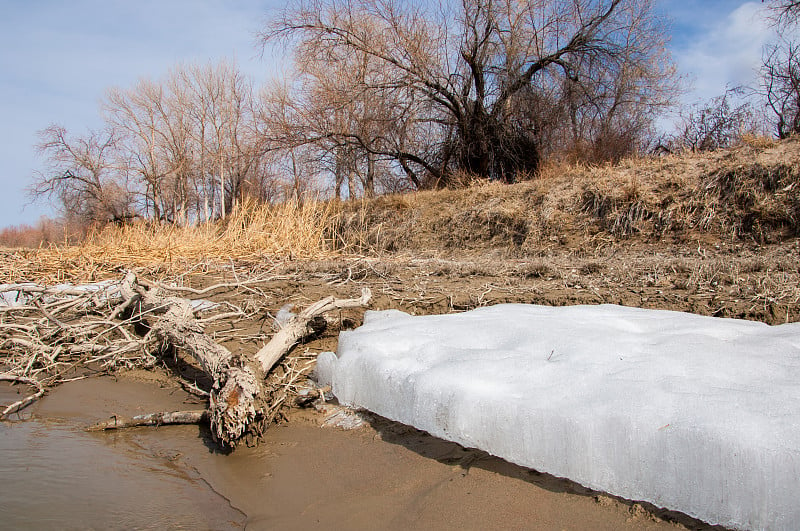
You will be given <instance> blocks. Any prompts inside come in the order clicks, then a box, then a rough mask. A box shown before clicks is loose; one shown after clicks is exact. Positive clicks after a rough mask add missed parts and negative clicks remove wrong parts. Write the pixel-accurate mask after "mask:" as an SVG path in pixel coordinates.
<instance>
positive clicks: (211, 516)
mask: <svg viewBox="0 0 800 531" xmlns="http://www.w3.org/2000/svg"><path fill="white" fill-rule="evenodd" d="M148 380H151V381H148ZM9 392H10V390H9V388H8V387H7V386H4V387H3V388H2V390H0V395H7V394H8V393H9ZM0 398H4V399H5V398H9V397H8V396H0ZM197 407H201V406H199V405H198V404H197V403H196V399H194V398H192V397H190V396H189V395H187V394H186V393H185V392H184V391H182V390H180V389H176V388H175V387H174V386H173V385H172V384H171V383H170V382H169V381H168V380H166V379H163V378H159V377H158V376H157V375H151V374H150V373H146V372H138V373H137V376H136V378H135V379H132V378H131V377H122V378H119V379H118V381H115V380H114V379H111V378H97V379H89V380H83V381H79V382H73V383H68V384H65V385H63V386H61V387H60V388H58V389H56V390H54V391H53V392H51V394H50V395H49V396H47V397H46V398H45V399H43V400H42V401H41V402H40V403H39V404H37V405H35V406H33V407H31V408H28V410H27V411H26V413H25V415H24V417H26V418H27V419H28V420H25V421H19V422H12V423H3V424H0V451H2V455H3V456H5V457H4V459H3V460H2V463H0V474H2V477H3V478H4V481H3V482H2V487H0V513H2V514H3V518H4V525H7V526H10V527H14V528H19V527H23V528H37V529H56V528H58V529H67V528H117V529H118V528H132V527H136V528H173V529H175V528H194V529H237V528H245V527H246V528H247V529H328V530H330V529H376V528H381V529H543V530H550V529H553V530H556V529H557V530H561V529H571V530H584V529H593V530H617V529H631V530H633V529H684V528H686V527H685V526H688V527H689V528H694V529H709V527H708V526H705V525H703V524H701V523H699V522H696V521H693V520H691V519H688V518H687V517H685V516H682V515H675V514H671V513H664V512H659V511H653V510H649V509H646V508H645V507H643V506H642V505H641V504H635V503H631V502H625V501H622V500H617V499H615V498H612V497H610V496H607V495H603V494H601V493H596V492H592V491H589V490H587V489H584V488H583V487H581V486H579V485H577V484H575V483H572V482H569V481H566V480H563V479H558V478H554V477H552V476H549V475H545V474H539V473H537V472H536V471H533V470H529V469H524V468H521V467H518V466H515V465H512V464H509V463H507V462H505V461H502V460H500V459H497V458H494V457H491V456H489V455H487V454H485V453H484V452H480V451H477V450H469V449H464V448H461V447H460V446H458V445H456V444H453V443H449V442H446V441H442V440H440V439H436V438H434V437H431V436H429V435H427V434H425V433H422V432H419V431H417V430H414V429H412V428H408V427H406V426H402V425H399V424H396V423H392V422H389V421H386V420H383V419H374V420H373V421H372V422H371V423H370V424H368V425H366V426H363V427H361V428H358V429H356V430H350V431H345V430H342V429H339V428H321V427H319V423H320V422H321V420H322V417H321V416H320V415H319V414H318V413H316V412H303V411H296V412H294V413H292V414H291V415H290V418H289V422H288V423H286V424H284V425H280V426H273V427H272V428H270V429H269V430H268V432H267V434H266V436H265V440H264V441H263V443H262V444H261V445H259V446H258V447H257V448H246V447H244V448H239V449H237V450H236V451H235V452H233V453H232V454H229V455H223V454H221V453H219V452H218V451H217V450H216V449H215V448H214V447H213V444H211V442H210V441H209V439H208V434H207V432H206V431H205V430H204V429H203V428H201V427H198V426H168V427H162V428H139V429H132V430H126V431H120V432H106V433H99V434H97V433H86V432H84V431H82V428H83V427H84V426H85V425H87V424H90V423H92V422H95V421H97V420H102V419H104V418H107V417H109V416H111V415H113V414H124V415H130V414H137V413H143V412H152V411H160V410H167V409H193V408H197ZM651 509H652V508H651ZM676 518H677V521H674V520H675V519H676Z"/></svg>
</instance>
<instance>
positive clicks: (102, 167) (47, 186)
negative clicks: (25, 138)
mask: <svg viewBox="0 0 800 531" xmlns="http://www.w3.org/2000/svg"><path fill="white" fill-rule="evenodd" d="M39 138H40V141H39V143H38V144H37V150H38V151H39V153H40V154H41V155H43V156H44V158H45V160H46V163H47V166H46V169H45V170H44V171H43V172H41V173H39V174H37V175H36V176H35V178H34V182H33V184H32V185H31V186H30V191H31V193H33V194H34V195H41V196H47V197H50V198H53V199H57V200H58V201H59V202H60V203H61V204H62V205H63V207H64V212H65V214H66V216H67V218H68V219H69V218H75V219H81V220H88V221H92V222H110V221H114V222H121V221H125V220H128V219H130V218H131V217H133V215H134V210H133V205H132V202H131V195H130V193H129V190H128V183H127V178H126V177H127V176H126V174H125V172H124V171H118V167H116V166H115V155H116V149H117V138H116V136H115V135H114V132H113V131H110V130H106V131H92V132H90V133H89V134H88V135H86V136H85V137H82V138H72V137H70V136H69V135H68V133H67V131H66V129H64V128H63V127H60V126H56V125H52V126H50V127H48V128H47V129H45V130H43V131H40V132H39Z"/></svg>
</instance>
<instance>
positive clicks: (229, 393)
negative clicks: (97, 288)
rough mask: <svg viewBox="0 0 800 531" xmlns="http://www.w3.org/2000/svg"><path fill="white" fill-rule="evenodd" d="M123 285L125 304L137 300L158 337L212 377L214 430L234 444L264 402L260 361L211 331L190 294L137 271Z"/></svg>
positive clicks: (210, 412)
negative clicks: (166, 288) (151, 283)
mask: <svg viewBox="0 0 800 531" xmlns="http://www.w3.org/2000/svg"><path fill="white" fill-rule="evenodd" d="M120 291H121V293H122V294H123V299H124V300H123V302H122V303H121V305H122V306H126V307H128V308H131V307H132V306H134V305H135V306H136V309H135V310H134V311H136V312H138V313H140V314H141V315H142V316H143V320H144V321H145V322H146V323H147V324H148V325H149V327H150V331H151V333H152V334H153V335H154V337H155V338H156V339H157V340H159V341H161V342H163V343H166V344H169V345H171V346H173V347H176V348H180V349H181V350H183V351H184V352H186V353H187V354H189V355H190V356H191V357H192V358H193V359H194V360H196V361H197V362H198V363H199V364H200V367H201V368H202V370H203V371H204V372H205V373H206V374H208V375H209V376H210V377H211V378H212V380H213V382H214V384H213V388H212V390H211V393H210V396H209V414H208V416H209V420H210V423H211V432H212V434H213V435H214V437H215V438H216V439H217V440H218V441H220V442H222V443H223V444H227V445H230V446H234V445H235V444H236V441H238V439H239V438H240V437H242V435H244V433H245V432H246V431H247V428H248V426H249V424H250V423H251V422H253V421H254V420H255V419H256V417H257V415H258V413H259V411H260V410H261V409H262V407H263V405H262V404H259V403H258V401H259V399H260V398H261V397H262V396H263V392H262V391H263V385H264V383H263V382H264V378H263V374H262V373H261V371H260V370H259V367H258V365H256V364H255V363H253V362H251V361H250V360H247V359H245V358H243V357H242V356H237V355H235V354H233V353H232V352H230V351H229V350H228V349H227V348H225V347H224V346H222V345H220V344H219V343H217V342H216V341H214V340H213V339H211V338H210V337H209V336H208V335H206V334H205V333H204V331H203V327H202V326H201V325H200V324H199V323H198V322H197V319H195V316H194V309H193V308H192V305H191V302H190V301H189V300H187V299H182V298H179V297H170V296H166V295H164V294H162V293H161V292H160V290H158V289H148V288H146V287H144V286H143V285H141V284H139V283H138V281H137V279H136V275H135V274H133V273H128V274H127V275H126V276H125V279H124V280H123V282H122V285H121V286H120ZM131 301H135V302H134V303H133V304H131Z"/></svg>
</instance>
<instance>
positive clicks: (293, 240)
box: [0, 201, 347, 283]
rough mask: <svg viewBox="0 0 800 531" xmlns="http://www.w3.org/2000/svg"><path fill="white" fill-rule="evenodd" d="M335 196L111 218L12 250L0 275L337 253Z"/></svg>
mask: <svg viewBox="0 0 800 531" xmlns="http://www.w3.org/2000/svg"><path fill="white" fill-rule="evenodd" d="M335 214H336V212H335V205H334V204H333V203H331V202H323V201H305V202H303V203H299V202H295V201H291V202H287V203H282V204H279V205H257V204H255V203H252V202H251V203H246V204H244V205H242V206H241V207H240V208H237V209H236V210H235V211H234V212H233V214H232V215H231V216H229V217H228V218H227V219H226V220H225V221H224V222H222V223H219V222H218V223H203V224H199V225H193V226H177V225H168V224H154V223H134V224H131V225H124V226H116V225H109V226H106V227H104V228H102V229H101V230H99V231H97V232H94V233H91V234H89V235H88V237H87V238H86V239H85V240H84V241H83V242H82V243H80V244H78V245H74V246H50V247H48V248H41V249H38V250H22V249H17V250H9V251H6V252H5V253H3V254H2V255H0V282H10V283H13V282H21V281H26V280H30V279H31V278H36V279H37V281H46V282H59V281H66V280H74V279H85V280H93V279H95V278H99V277H102V276H105V275H106V274H108V272H109V271H113V270H119V269H120V268H134V267H145V268H155V269H162V270H165V271H167V272H171V273H176V272H181V271H182V270H187V269H189V268H192V267H196V266H197V264H199V263H202V262H207V261H208V262H230V261H243V260H246V261H258V260H263V261H267V262H268V261H273V260H277V259H312V258H313V259H321V258H330V257H332V256H335V255H338V254H341V253H342V252H345V251H346V250H347V248H346V246H344V245H343V244H342V242H341V241H339V242H337V241H335V240H334V239H332V238H331V236H330V230H328V229H329V227H330V226H331V225H332V218H333V216H334V215H335Z"/></svg>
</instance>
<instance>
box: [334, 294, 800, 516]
mask: <svg viewBox="0 0 800 531" xmlns="http://www.w3.org/2000/svg"><path fill="white" fill-rule="evenodd" d="M318 371H319V372H320V373H321V376H323V377H324V378H325V379H326V381H328V382H330V383H331V384H332V387H333V392H334V394H335V395H336V396H337V398H338V399H339V401H340V402H341V403H343V404H347V405H351V406H356V407H363V408H366V409H369V410H371V411H374V412H375V413H378V414H380V415H383V416H385V417H388V418H390V419H393V420H397V421H399V422H403V423H405V424H410V425H412V426H415V427H417V428H419V429H422V430H426V431H428V432H430V433H432V434H434V435H437V436H439V437H442V438H445V439H448V440H451V441H455V442H458V443H460V444H462V445H464V446H467V447H476V448H481V449H483V450H485V451H487V452H490V453H492V454H494V455H497V456H500V457H503V458H505V459H507V460H509V461H512V462H515V463H518V464H520V465H524V466H528V467H532V468H536V469H537V470H540V471H543V472H549V473H551V474H554V475H557V476H562V477H567V478H570V479H572V480H574V481H577V482H579V483H581V484H583V485H585V486H587V487H590V488H593V489H598V490H603V491H607V492H610V493H612V494H615V495H619V496H623V497H625V498H629V499H634V500H645V501H648V502H651V503H653V504H655V505H657V506H661V507H667V508H670V509H673V510H678V511H682V512H684V513H687V514H689V515H692V516H695V517H697V518H700V519H702V520H705V521H707V522H711V523H715V524H722V525H726V526H731V527H736V528H744V529H795V528H796V526H797V522H798V521H800V503H797V499H796V493H797V490H798V488H800V323H797V324H786V325H781V326H775V327H770V326H767V325H765V324H763V323H756V322H750V321H742V320H734V319H718V318H712V317H702V316H697V315H692V314H686V313H679V312H669V311H657V310H643V309H636V308H625V307H620V306H612V305H602V306H573V307H562V308H551V307H543V306H534V305H499V306H494V307H488V308H480V309H477V310H473V311H471V312H466V313H462V314H452V315H434V316H424V317H413V316H410V315H407V314H404V313H402V312H397V311H386V312H367V314H366V316H365V322H364V325H363V326H361V327H360V328H358V329H356V330H353V331H347V332H342V333H341V335H340V338H339V347H338V357H337V356H334V355H333V354H326V355H324V356H323V357H322V359H321V360H320V367H319V369H318Z"/></svg>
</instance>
